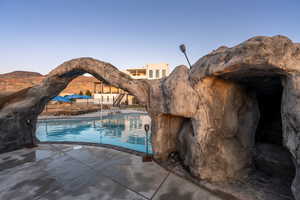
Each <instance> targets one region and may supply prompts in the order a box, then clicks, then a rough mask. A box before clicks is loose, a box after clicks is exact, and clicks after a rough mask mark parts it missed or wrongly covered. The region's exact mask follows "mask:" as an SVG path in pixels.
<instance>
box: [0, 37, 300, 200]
mask: <svg viewBox="0 0 300 200" xmlns="http://www.w3.org/2000/svg"><path fill="white" fill-rule="evenodd" d="M299 70H300V45H299V44H295V43H293V42H292V41H291V40H289V39H288V38H286V37H283V36H275V37H262V36H260V37H254V38H251V39H249V40H247V41H245V42H243V43H241V44H239V45H237V46H235V47H232V48H227V47H221V48H219V49H217V50H215V51H213V52H212V53H210V54H208V55H207V56H204V57H202V58H200V59H199V60H198V61H197V62H196V63H195V64H194V65H193V66H192V68H191V69H190V70H188V68H186V67H185V66H178V67H176V68H175V70H174V71H173V72H172V74H171V75H170V76H169V77H167V78H164V79H161V80H153V81H150V80H148V81H146V80H133V79H131V78H130V77H129V76H127V75H125V74H123V73H121V72H119V71H118V70H117V69H116V68H115V67H114V66H112V65H110V64H108V63H104V62H101V61H97V60H95V59H92V58H80V59H74V60H71V61H68V62H66V63H64V64H62V65H61V66H59V67H58V68H56V69H55V70H53V71H52V72H51V73H50V74H49V75H48V76H47V78H46V79H45V80H44V81H43V83H42V84H41V85H37V86H34V87H32V88H28V89H25V90H23V91H20V92H18V93H15V94H12V95H7V96H4V97H3V96H1V99H0V151H7V150H11V149H13V148H17V147H22V146H23V145H24V144H28V143H30V141H31V138H30V135H32V134H34V130H35V122H36V118H37V115H38V114H39V113H40V112H41V111H42V109H43V107H44V105H45V104H46V103H47V101H49V99H51V98H52V97H54V96H56V95H57V94H58V93H59V92H60V91H62V90H63V89H64V88H65V87H66V86H67V85H68V83H69V82H70V81H71V80H73V79H74V78H75V77H77V76H79V75H81V74H83V73H85V72H88V73H90V74H92V75H93V76H95V77H96V78H97V79H100V80H103V81H105V82H108V83H110V84H112V85H114V86H116V87H120V88H122V89H124V90H127V91H128V92H130V93H131V94H133V95H135V96H136V97H137V99H138V100H139V101H140V102H141V103H142V104H145V105H146V106H147V109H148V112H149V114H150V116H151V117H152V127H151V128H152V134H153V135H152V140H153V149H154V153H155V155H154V156H155V158H157V159H160V160H166V159H168V157H169V155H170V153H172V152H175V151H177V152H178V153H179V155H180V158H181V160H182V162H183V164H184V165H185V166H186V167H187V168H188V169H189V170H190V172H191V173H192V174H193V175H194V176H196V177H198V178H201V179H205V180H209V181H223V182H224V181H233V180H236V179H242V178H243V177H244V175H245V174H247V172H248V169H249V167H251V166H252V164H253V156H254V150H253V149H254V145H255V133H256V128H257V124H258V121H259V120H260V116H261V114H265V113H263V112H267V111H264V110H261V107H259V106H258V104H259V105H265V104H262V103H261V99H264V98H269V99H268V100H269V101H270V102H272V98H281V97H280V96H281V95H280V94H281V92H282V89H283V94H282V100H281V120H282V129H283V130H282V133H281V132H280V131H279V132H278V133H276V134H279V137H277V136H276V138H275V140H276V141H277V142H278V138H279V139H280V138H281V136H280V135H281V134H282V138H283V139H282V140H283V141H282V145H283V147H285V148H287V149H288V151H289V152H290V155H291V156H292V158H293V160H294V163H295V168H296V176H295V178H294V182H293V186H292V190H293V193H294V196H295V198H296V199H300V175H299V174H300V167H299V166H300V141H299V138H300V115H299V113H300V112H299V111H300V110H299V109H300V91H299V90H300V78H299ZM274 93H276V95H275V96H274V95H273V96H274V97H273V96H272V94H274ZM277 94H279V97H277ZM279 100H280V99H279ZM272 106H273V105H272ZM274 106H276V105H275V104H274ZM271 108H272V107H271ZM278 110H280V109H278ZM264 116H266V115H264ZM258 138H259V137H258ZM270 141H271V140H270ZM279 143H280V141H279ZM283 162H284V161H283Z"/></svg>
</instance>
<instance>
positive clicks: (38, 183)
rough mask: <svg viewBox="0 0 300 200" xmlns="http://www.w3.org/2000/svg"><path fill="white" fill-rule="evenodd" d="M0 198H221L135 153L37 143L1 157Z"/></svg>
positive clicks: (9, 199)
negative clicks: (145, 161)
mask: <svg viewBox="0 0 300 200" xmlns="http://www.w3.org/2000/svg"><path fill="white" fill-rule="evenodd" d="M0 199H5V200H37V199H39V200H46V199H49V200H50V199H51V200H54V199H55V200H71V199H72V200H74V199H80V200H96V199H101V200H111V199H120V200H121V199H122V200H145V199H153V200H158V199H160V200H199V199H201V200H220V199H221V198H220V197H218V196H216V195H215V194H212V193H211V192H210V191H208V190H205V189H203V188H200V187H198V186H197V185H194V184H193V183H191V182H189V181H187V180H185V179H183V178H181V177H178V176H177V175H174V174H173V173H172V172H169V171H167V170H165V169H164V168H162V167H161V166H159V165H158V164H156V163H155V162H147V163H143V162H142V159H141V157H139V156H136V155H132V154H129V153H125V152H120V151H117V150H113V149H108V148H103V147H94V146H85V145H80V146H79V145H69V144H68V145H67V144H40V145H39V146H38V147H36V148H33V149H21V150H17V151H13V152H9V153H4V154H0Z"/></svg>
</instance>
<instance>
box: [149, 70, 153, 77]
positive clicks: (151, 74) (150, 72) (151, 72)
mask: <svg viewBox="0 0 300 200" xmlns="http://www.w3.org/2000/svg"><path fill="white" fill-rule="evenodd" d="M149 78H153V71H152V70H149Z"/></svg>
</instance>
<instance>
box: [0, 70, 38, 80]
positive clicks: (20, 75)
mask: <svg viewBox="0 0 300 200" xmlns="http://www.w3.org/2000/svg"><path fill="white" fill-rule="evenodd" d="M41 76H43V75H42V74H40V73H38V72H28V71H13V72H10V73H5V74H0V78H29V77H41Z"/></svg>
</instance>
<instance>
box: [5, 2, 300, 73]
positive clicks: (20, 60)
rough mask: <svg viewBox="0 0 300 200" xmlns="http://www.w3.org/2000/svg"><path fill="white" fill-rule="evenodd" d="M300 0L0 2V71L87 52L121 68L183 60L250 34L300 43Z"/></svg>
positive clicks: (36, 67) (44, 68) (41, 68)
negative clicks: (185, 48) (183, 50)
mask: <svg viewBox="0 0 300 200" xmlns="http://www.w3.org/2000/svg"><path fill="white" fill-rule="evenodd" d="M299 23H300V1H299V0H286V1H283V0H249V1H246V0H232V1H230V0H210V1H208V0H206V1H201V0H198V1H196V0H195V1H188V0H180V1H177V0H105V1H104V0H0V73H5V72H10V71H14V70H30V71H37V72H41V73H43V74H45V73H48V72H49V71H50V70H51V69H53V68H54V67H56V66H57V65H59V64H61V63H62V62H63V61H66V60H69V59H72V58H76V57H83V56H89V57H94V58H97V59H100V60H103V61H107V62H110V63H112V64H113V65H115V66H116V67H119V68H125V67H136V66H143V65H144V64H146V63H159V62H167V63H169V64H171V66H172V67H174V66H177V65H180V64H186V62H185V60H184V57H183V55H182V54H181V53H180V52H179V50H178V45H179V44H181V43H185V44H186V45H187V46H188V54H189V56H190V60H191V62H192V63H194V62H195V61H196V60H197V59H198V58H200V57H201V56H203V55H205V54H207V53H208V52H210V51H211V50H213V49H216V48H217V47H219V46H221V45H227V46H233V45H236V44H238V43H240V42H242V41H244V40H246V39H248V38H249V37H252V36H255V35H267V36H272V35H278V34H281V35H286V36H288V37H289V38H290V39H292V40H293V41H295V42H299V41H300V26H299Z"/></svg>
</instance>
